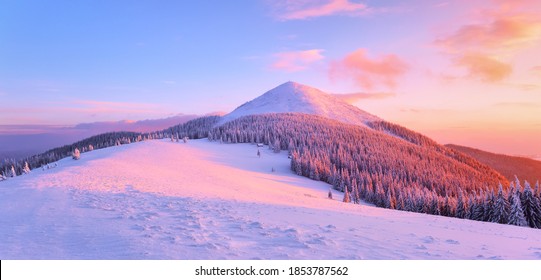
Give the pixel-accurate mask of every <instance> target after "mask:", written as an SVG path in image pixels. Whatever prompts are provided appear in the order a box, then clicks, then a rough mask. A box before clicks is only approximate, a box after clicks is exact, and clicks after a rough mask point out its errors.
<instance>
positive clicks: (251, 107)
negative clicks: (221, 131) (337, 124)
mask: <svg viewBox="0 0 541 280" xmlns="http://www.w3.org/2000/svg"><path fill="white" fill-rule="evenodd" d="M265 113H306V114H313V115H318V116H322V117H326V118H330V119H334V120H338V121H341V122H345V123H350V124H357V125H365V124H366V123H367V122H371V121H378V120H381V119H380V118H378V117H376V116H374V115H371V114H369V113H367V112H365V111H363V110H361V109H359V108H357V107H355V106H352V105H350V104H348V103H346V102H344V101H342V100H340V99H339V98H337V97H335V96H332V95H331V94H328V93H325V92H323V91H321V90H319V89H316V88H313V87H309V86H306V85H303V84H299V83H295V82H287V83H284V84H281V85H279V86H277V87H275V88H273V89H271V90H269V91H267V92H266V93H264V94H263V95H261V96H259V97H257V98H255V99H253V100H252V101H249V102H246V103H244V104H243V105H241V106H239V107H238V108H237V109H235V110H234V111H233V112H231V113H229V114H227V115H225V116H224V117H222V119H221V121H220V123H225V122H227V121H230V120H234V119H236V118H239V117H242V116H247V115H257V114H265Z"/></svg>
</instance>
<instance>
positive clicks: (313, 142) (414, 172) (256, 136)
mask: <svg viewBox="0 0 541 280" xmlns="http://www.w3.org/2000/svg"><path fill="white" fill-rule="evenodd" d="M370 126H371V127H373V128H374V129H375V131H374V130H371V129H367V128H363V127H359V126H355V125H348V124H344V123H340V122H337V121H333V120H329V119H326V118H322V117H318V116H314V115H306V114H265V115H253V116H246V117H242V118H239V119H236V120H233V121H231V122H228V123H226V124H224V125H222V126H220V127H216V128H214V129H212V130H211V131H210V132H209V140H213V141H221V142H224V143H264V144H266V145H269V147H270V148H271V149H274V150H275V151H280V150H288V151H289V153H290V156H291V169H292V170H293V171H294V172H295V173H297V174H298V175H302V176H305V177H309V178H311V179H314V180H320V181H324V182H327V183H329V184H332V185H333V188H335V189H337V190H339V191H342V192H344V193H345V196H347V197H344V200H345V201H352V202H353V203H360V200H361V199H362V200H365V201H368V202H371V203H374V204H375V205H376V206H378V207H384V208H390V209H398V210H405V211H412V212H419V213H427V214H434V215H443V216H449V217H459V218H468V219H473V220H480V221H494V220H495V218H494V214H492V213H494V210H493V209H492V206H493V205H495V204H494V203H492V204H491V201H492V197H496V195H494V193H495V192H498V187H499V185H500V183H503V184H506V187H502V192H503V193H504V194H507V193H508V192H511V193H513V191H511V190H515V191H514V192H515V193H516V192H518V194H517V195H518V196H519V197H522V196H523V193H524V192H525V190H521V188H520V186H514V185H516V183H513V184H509V182H508V181H507V180H506V179H505V178H504V177H503V176H502V175H501V174H499V173H497V172H495V171H494V170H493V169H491V168H490V167H488V166H486V165H483V164H481V163H479V162H478V161H476V160H475V159H473V158H470V157H468V156H466V155H463V154H461V153H459V152H456V151H453V150H451V149H449V148H446V147H443V146H441V145H438V144H437V143H435V142H434V141H432V140H430V139H429V138H427V137H425V136H422V135H420V134H418V133H416V132H413V131H410V130H408V129H405V128H402V127H400V126H397V125H392V124H390V123H386V122H380V123H372V124H370ZM389 134H391V135H392V136H391V135H389ZM525 189H526V188H525ZM537 189H538V188H537ZM535 193H537V196H534V197H538V196H539V194H538V193H539V191H537V190H536V192H535ZM532 194H533V192H532ZM487 197H488V198H487ZM532 201H534V203H533V204H532V205H536V206H532V207H534V208H535V209H537V208H539V199H537V198H536V199H535V200H532ZM507 202H508V204H509V205H510V207H511V206H512V204H511V203H510V200H509V199H508V200H507ZM521 207H523V208H524V207H525V206H523V205H522V204H521ZM481 209H482V211H481ZM536 211H537V210H536ZM508 212H509V213H511V212H512V211H511V208H509V211H508ZM515 212H517V213H518V212H520V211H515ZM532 213H536V212H535V211H534V212H532ZM509 215H511V214H509ZM525 216H527V215H525ZM539 216H540V215H539V214H533V215H532V217H539ZM513 217H514V216H513ZM505 220H507V221H508V222H509V220H513V219H511V216H508V218H507V219H505V218H504V219H502V220H500V221H499V222H501V221H505ZM513 221H514V220H513ZM518 224H520V222H518Z"/></svg>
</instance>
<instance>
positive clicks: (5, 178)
mask: <svg viewBox="0 0 541 280" xmlns="http://www.w3.org/2000/svg"><path fill="white" fill-rule="evenodd" d="M4 180H7V177H6V176H4V172H0V181H4Z"/></svg>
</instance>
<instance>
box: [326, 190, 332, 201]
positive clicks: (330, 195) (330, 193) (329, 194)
mask: <svg viewBox="0 0 541 280" xmlns="http://www.w3.org/2000/svg"><path fill="white" fill-rule="evenodd" d="M327 197H328V198H329V199H332V192H331V189H330V188H329V193H328V194H327Z"/></svg>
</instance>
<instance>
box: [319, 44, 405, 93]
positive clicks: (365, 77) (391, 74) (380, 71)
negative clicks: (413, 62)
mask: <svg viewBox="0 0 541 280" xmlns="http://www.w3.org/2000/svg"><path fill="white" fill-rule="evenodd" d="M407 70H408V65H407V64H406V63H405V62H404V61H402V59H400V58H399V57H398V56H396V55H394V54H387V55H384V56H382V57H379V58H370V57H368V55H367V51H366V50H365V49H357V50H356V51H354V52H352V53H350V54H348V55H347V56H346V57H344V58H343V59H342V60H340V61H335V62H333V63H332V64H331V67H330V71H329V75H330V77H331V79H336V78H348V79H353V80H354V81H355V82H356V83H357V85H359V86H360V87H361V88H364V89H369V90H370V89H373V88H374V87H375V86H377V85H384V86H386V87H390V88H394V87H395V86H396V79H397V78H398V77H399V76H401V75H403V74H404V73H405V72H406V71H407Z"/></svg>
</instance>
